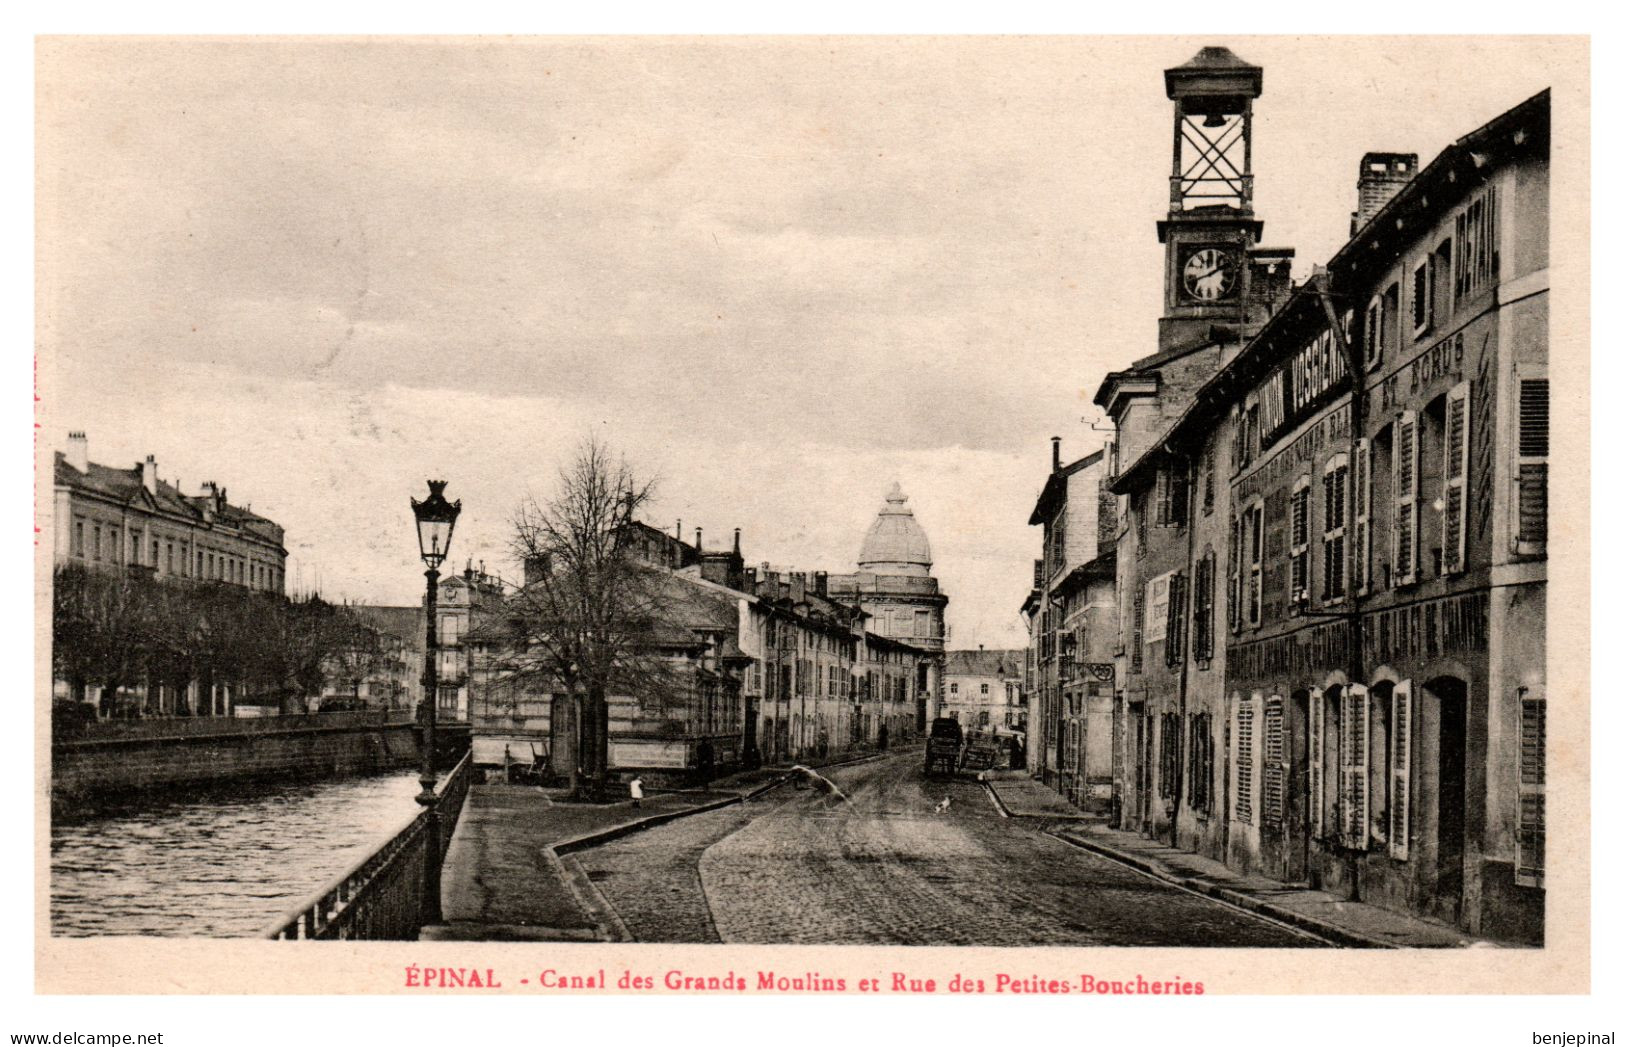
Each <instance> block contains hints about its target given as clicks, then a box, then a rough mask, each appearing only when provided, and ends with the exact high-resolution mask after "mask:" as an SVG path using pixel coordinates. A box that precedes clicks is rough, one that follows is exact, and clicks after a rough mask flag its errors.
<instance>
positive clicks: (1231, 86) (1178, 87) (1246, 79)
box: [1162, 47, 1264, 98]
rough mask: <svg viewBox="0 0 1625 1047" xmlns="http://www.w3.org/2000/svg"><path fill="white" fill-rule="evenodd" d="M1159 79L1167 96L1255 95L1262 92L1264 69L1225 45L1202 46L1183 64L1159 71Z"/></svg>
mask: <svg viewBox="0 0 1625 1047" xmlns="http://www.w3.org/2000/svg"><path fill="white" fill-rule="evenodd" d="M1162 79H1163V83H1164V84H1165V85H1166V86H1167V88H1168V97H1169V98H1180V97H1185V98H1192V97H1201V96H1209V95H1213V96H1228V97H1230V98H1257V97H1258V96H1259V95H1260V94H1262V93H1263V92H1264V70H1263V69H1262V68H1260V67H1259V66H1256V65H1253V64H1252V63H1251V62H1247V61H1243V60H1242V59H1241V58H1240V57H1239V56H1238V55H1237V54H1236V53H1235V52H1234V51H1232V50H1230V49H1229V48H1228V47H1204V48H1202V49H1201V50H1200V51H1198V52H1196V55H1195V56H1194V57H1193V58H1191V60H1190V61H1188V62H1186V63H1185V64H1184V65H1176V66H1174V67H1173V68H1172V69H1165V70H1163V73H1162Z"/></svg>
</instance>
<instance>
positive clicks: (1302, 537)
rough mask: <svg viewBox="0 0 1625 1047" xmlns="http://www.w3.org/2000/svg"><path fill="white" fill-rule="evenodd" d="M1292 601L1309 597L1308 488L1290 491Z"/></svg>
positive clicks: (1297, 488) (1305, 486)
mask: <svg viewBox="0 0 1625 1047" xmlns="http://www.w3.org/2000/svg"><path fill="white" fill-rule="evenodd" d="M1291 505H1292V519H1291V520H1290V525H1291V528H1292V601H1293V602H1294V603H1296V602H1298V601H1299V600H1304V599H1307V598H1308V596H1309V487H1308V482H1307V481H1304V486H1302V487H1296V488H1294V489H1293V491H1292V503H1291Z"/></svg>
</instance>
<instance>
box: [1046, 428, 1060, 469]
mask: <svg viewBox="0 0 1625 1047" xmlns="http://www.w3.org/2000/svg"><path fill="white" fill-rule="evenodd" d="M1049 467H1050V471H1051V472H1055V473H1058V472H1060V471H1061V438H1060V437H1059V436H1052V437H1050V438H1049Z"/></svg>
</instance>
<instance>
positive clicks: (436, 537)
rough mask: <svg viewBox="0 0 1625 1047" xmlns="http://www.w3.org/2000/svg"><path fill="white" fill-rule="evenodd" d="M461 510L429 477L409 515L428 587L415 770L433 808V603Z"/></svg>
mask: <svg viewBox="0 0 1625 1047" xmlns="http://www.w3.org/2000/svg"><path fill="white" fill-rule="evenodd" d="M462 511H463V503H462V502H461V501H457V502H448V501H446V481H444V480H430V481H429V497H428V498H426V499H424V500H423V501H421V502H420V501H418V500H417V499H416V498H414V499H412V515H413V516H415V517H416V518H417V523H418V551H419V553H420V554H421V555H422V557H423V562H424V564H425V565H426V566H427V567H428V570H426V571H424V572H423V576H424V578H425V579H427V582H428V589H427V595H426V597H425V599H424V607H425V608H426V611H427V614H428V619H429V621H428V632H427V636H426V639H427V642H426V643H425V645H424V649H423V705H424V715H423V760H422V764H421V766H420V768H419V772H418V784H419V785H421V786H423V791H422V792H420V793H419V794H418V803H420V804H422V805H423V806H425V807H433V806H434V802H435V796H434V742H435V738H434V728H435V707H436V705H437V704H438V702H439V699H440V695H439V690H440V666H439V663H438V662H437V660H436V658H435V656H436V654H438V653H439V637H438V635H437V634H436V631H435V610H436V608H435V603H436V598H437V596H438V593H439V584H440V565H441V564H442V563H444V562H445V559H446V554H447V553H448V552H449V551H450V550H451V532H452V529H453V528H455V527H456V526H457V514H458V513H460V512H462Z"/></svg>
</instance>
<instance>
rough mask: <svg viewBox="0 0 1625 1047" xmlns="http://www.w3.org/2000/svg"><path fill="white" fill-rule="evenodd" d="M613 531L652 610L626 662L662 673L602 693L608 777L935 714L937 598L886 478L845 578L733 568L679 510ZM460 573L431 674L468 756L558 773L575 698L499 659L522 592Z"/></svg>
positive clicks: (507, 651)
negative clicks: (466, 735)
mask: <svg viewBox="0 0 1625 1047" xmlns="http://www.w3.org/2000/svg"><path fill="white" fill-rule="evenodd" d="M618 538H619V540H620V541H621V542H622V543H623V546H624V548H625V549H626V550H627V552H628V555H629V556H631V557H632V558H633V559H634V560H635V561H636V562H637V563H638V565H639V570H640V571H641V572H642V573H643V575H644V577H645V582H644V584H643V586H642V588H643V589H644V591H645V596H646V600H647V607H648V608H649V612H650V614H651V615H652V618H653V621H652V623H651V628H650V629H649V630H648V632H647V634H646V635H645V636H643V637H642V638H641V639H640V641H639V649H640V650H639V657H640V658H641V659H642V660H646V661H648V662H650V663H651V664H657V665H658V666H659V667H660V668H659V671H658V672H655V673H644V674H643V677H644V678H643V679H642V680H638V681H633V682H631V683H629V685H627V686H625V687H623V688H621V689H620V691H619V692H618V693H614V694H610V695H607V696H606V699H607V705H608V709H607V716H608V739H609V741H608V749H609V770H610V771H611V772H613V774H614V775H615V776H616V777H618V778H621V779H628V778H630V776H631V775H633V774H637V775H640V776H642V777H643V778H644V779H645V780H646V781H648V782H650V783H651V784H682V783H691V782H696V781H700V782H703V781H705V780H707V779H709V778H711V777H712V776H714V775H716V774H720V773H724V772H727V771H731V770H737V769H740V768H750V767H756V766H760V765H762V764H775V763H784V762H795V761H804V760H809V759H828V758H832V757H838V756H841V755H843V754H847V753H856V752H863V751H874V750H879V749H884V748H886V747H888V746H889V745H892V744H900V743H905V742H907V741H909V740H911V739H913V738H915V737H917V736H918V735H919V733H920V732H921V731H922V730H923V727H924V724H925V722H926V719H927V717H928V716H930V715H934V711H935V705H936V702H937V699H938V696H939V689H940V685H941V668H942V661H943V653H942V644H943V619H942V614H943V608H944V607H945V606H946V605H947V602H948V597H947V596H946V595H945V594H944V593H942V592H941V590H940V588H939V587H938V585H937V581H936V579H935V578H933V577H932V576H931V574H930V568H931V553H930V544H929V541H928V540H927V539H926V536H925V533H924V531H923V530H922V529H921V528H920V526H919V524H918V522H917V521H915V520H914V517H913V512H912V510H911V509H910V508H909V507H908V505H907V497H906V496H905V495H903V494H902V491H901V489H900V487H898V486H896V485H894V486H893V489H892V492H891V494H890V495H889V496H888V498H887V500H886V503H885V505H884V506H883V507H882V509H881V511H880V513H879V514H878V516H877V519H876V522H875V524H874V525H873V526H872V527H871V528H870V531H869V533H868V534H867V536H866V537H865V539H864V543H863V546H862V549H861V551H860V553H859V560H858V564H857V567H858V570H857V571H856V572H855V573H853V574H833V575H832V574H830V573H829V572H827V571H813V572H806V571H785V570H776V569H774V568H773V567H772V565H770V564H766V563H763V564H760V565H756V566H749V567H747V566H746V563H745V558H744V555H743V553H742V552H741V544H740V543H741V536H740V533H739V531H738V530H735V531H734V534H733V542H732V546H731V547H719V548H714V549H710V548H707V547H706V546H705V540H704V532H703V531H702V530H701V529H698V528H696V529H695V530H694V532H693V537H692V539H691V540H685V539H684V537H683V533H682V525H681V523H679V524H678V525H677V527H676V528H675V529H674V531H673V533H667V532H665V531H663V530H661V529H659V528H656V527H653V526H651V525H649V524H647V523H644V522H642V521H636V520H634V521H630V522H628V523H627V524H626V525H624V527H623V528H622V530H621V533H620V535H619V536H618ZM534 569H538V565H534V564H533V565H529V566H528V568H527V572H529V571H530V570H534ZM465 581H467V583H468V589H467V593H468V597H469V600H470V601H471V602H470V608H471V610H470V611H469V612H468V613H466V614H463V615H462V616H461V617H459V618H458V621H457V622H455V623H452V629H453V630H454V632H455V630H458V629H461V630H463V631H462V632H461V633H460V634H458V635H457V636H456V637H455V638H456V639H457V640H458V641H459V642H458V643H457V644H455V645H453V647H454V649H455V650H458V651H464V652H466V655H459V657H465V658H466V660H465V661H463V662H459V663H458V666H454V667H452V668H458V667H462V668H464V669H466V672H465V673H464V675H461V676H452V677H446V679H451V680H453V681H454V683H453V685H452V686H455V687H460V688H463V689H462V690H459V691H458V692H457V693H458V694H459V695H461V696H462V697H460V698H458V699H457V700H458V701H466V703H467V708H468V709H470V710H471V724H472V730H473V750H474V760H475V763H476V764H478V765H481V766H483V767H487V768H494V767H498V766H503V767H512V766H513V765H515V764H519V765H528V766H529V768H531V769H534V770H536V771H538V772H539V773H541V774H542V775H543V776H544V777H549V778H565V777H568V776H569V775H570V774H571V773H572V772H573V770H574V769H575V768H576V767H577V766H578V764H579V761H580V747H581V745H582V744H583V743H582V735H581V730H582V727H581V717H582V713H581V708H580V696H579V695H577V694H572V693H571V692H570V690H569V688H568V686H567V685H566V683H565V682H564V681H563V680H561V679H559V678H558V676H557V674H556V673H550V672H543V673H539V674H538V673H525V672H515V671H514V665H515V664H516V657H515V655H516V651H515V650H514V641H513V640H512V634H511V630H509V631H505V628H504V627H505V625H506V623H507V621H508V619H509V618H511V615H510V614H509V612H508V610H507V607H508V606H509V604H508V603H507V601H508V600H510V599H511V598H513V597H514V596H518V597H520V598H522V594H523V589H524V587H523V586H521V587H519V589H518V591H517V593H504V592H503V591H502V589H501V587H500V586H485V587H482V585H481V584H480V583H479V579H478V578H477V577H475V578H470V579H465ZM533 581H534V578H532V577H527V579H526V585H530V584H532V583H533ZM452 605H453V606H454V607H455V606H460V605H458V604H457V602H456V601H455V600H454V601H452ZM442 610H444V608H442ZM465 623H466V624H465ZM442 650H443V651H444V650H445V646H444V645H443V648H442ZM657 677H658V679H657ZM450 700H451V699H449V698H445V697H443V699H442V707H446V703H447V702H448V701H450Z"/></svg>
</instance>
